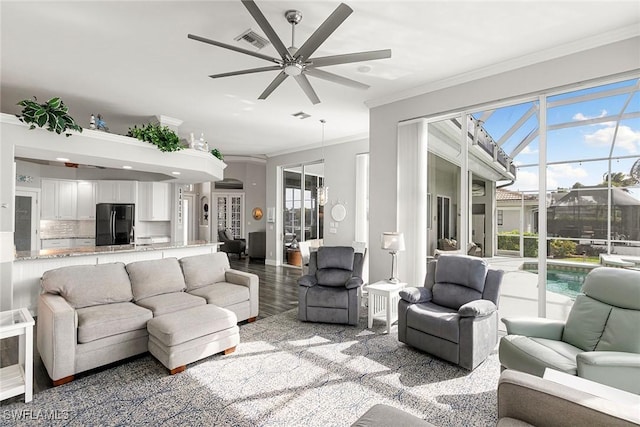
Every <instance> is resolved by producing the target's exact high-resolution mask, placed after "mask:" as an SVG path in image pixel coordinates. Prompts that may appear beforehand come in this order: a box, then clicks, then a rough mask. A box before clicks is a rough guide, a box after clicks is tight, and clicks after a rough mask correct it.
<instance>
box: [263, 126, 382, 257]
mask: <svg viewBox="0 0 640 427" xmlns="http://www.w3.org/2000/svg"><path fill="white" fill-rule="evenodd" d="M368 151H369V141H368V140H366V139H361V140H357V141H353V142H346V143H342V144H335V145H325V147H324V174H325V177H326V178H325V185H326V186H328V187H329V202H328V203H327V204H326V205H325V212H326V214H325V215H324V244H325V245H346V246H351V243H352V242H353V241H354V240H355V229H356V226H355V209H356V155H357V154H360V153H365V152H368ZM322 157H323V156H322V150H321V149H320V148H314V149H310V150H303V151H298V152H295V153H291V154H283V155H280V156H274V157H271V158H269V159H268V160H267V167H266V170H267V180H266V181H267V192H266V207H267V210H268V209H274V211H275V213H276V217H278V216H279V215H280V211H281V206H280V205H281V195H280V194H279V192H280V188H279V183H280V177H279V176H278V174H279V173H280V171H281V167H282V166H288V165H295V164H300V163H310V162H315V161H319V160H322ZM373 191H375V190H372V192H373ZM338 201H340V203H342V204H343V205H344V206H345V207H346V209H347V216H346V218H345V219H344V221H342V222H340V223H337V224H338V225H337V226H336V227H330V226H329V225H330V224H329V223H330V222H333V220H332V219H331V215H330V211H331V208H332V206H333V205H335V204H336V203H337V202H338ZM267 210H265V216H266V215H267ZM278 224H279V223H278V222H275V223H267V224H266V226H267V253H266V256H267V259H266V262H267V263H268V264H272V265H275V264H276V263H278V255H279V254H280V253H281V252H282V250H276V249H277V247H278V246H277V243H278V242H281V241H282V239H283V235H282V230H281V229H278V228H279V227H276V225H278ZM330 228H335V229H336V233H335V234H332V233H330V232H329V229H330ZM379 240H380V235H379V234H378V235H377V237H376V238H375V239H374V240H370V241H371V242H378V241H379ZM280 249H281V248H280ZM387 258H388V254H387ZM387 264H388V259H385V265H387Z"/></svg>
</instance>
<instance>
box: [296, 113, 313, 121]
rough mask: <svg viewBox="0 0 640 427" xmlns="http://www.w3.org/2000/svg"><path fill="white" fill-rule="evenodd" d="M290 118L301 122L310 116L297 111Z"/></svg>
mask: <svg viewBox="0 0 640 427" xmlns="http://www.w3.org/2000/svg"><path fill="white" fill-rule="evenodd" d="M292 116H293V117H295V118H296V119H300V120H303V119H308V118H309V117H311V114H307V113H305V112H304V111H298V112H297V113H293V114H292Z"/></svg>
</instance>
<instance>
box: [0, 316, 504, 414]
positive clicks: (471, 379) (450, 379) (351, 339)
mask: <svg viewBox="0 0 640 427" xmlns="http://www.w3.org/2000/svg"><path fill="white" fill-rule="evenodd" d="M385 331H386V326H385V325H384V323H383V322H380V323H378V322H375V323H374V327H373V328H372V329H368V328H367V322H366V317H363V318H362V319H361V321H360V324H359V325H358V326H357V327H353V326H343V325H327V324H316V323H303V322H300V321H298V320H297V319H296V310H291V311H288V312H285V313H282V314H279V315H276V316H271V317H268V318H265V319H261V320H258V321H257V322H255V323H249V324H245V325H242V326H241V327H240V344H239V345H238V347H237V350H236V351H235V352H234V353H232V354H230V355H227V356H224V355H215V356H212V357H209V358H207V359H204V360H202V361H200V362H198V363H194V364H191V365H189V366H188V367H187V370H186V371H185V372H183V373H180V374H177V375H168V373H167V370H166V369H165V368H164V367H163V366H162V365H161V364H160V363H159V362H158V361H156V360H155V359H154V358H153V357H152V356H150V355H148V354H147V355H144V356H142V357H138V358H135V359H132V360H128V361H125V362H123V363H121V364H117V365H115V366H112V367H110V368H108V369H103V370H100V371H98V372H92V373H90V374H88V375H83V376H82V377H81V378H78V379H76V380H75V381H73V382H71V383H69V384H65V385H63V386H60V387H56V388H53V389H48V390H45V391H43V392H41V393H38V394H36V395H34V398H33V402H31V403H29V404H24V403H13V404H10V405H3V406H2V407H0V415H1V416H2V421H1V422H0V424H7V425H30V426H32V425H77V426H80V425H92V426H96V425H123V426H125V425H153V426H159V425H180V426H186V425H193V426H213V425H215V426H348V425H350V424H351V423H353V422H354V421H355V420H356V419H357V418H358V417H359V416H360V415H362V414H363V413H364V412H365V411H366V410H367V409H369V408H370V407H371V406H372V405H374V404H376V403H386V404H389V405H392V406H394V407H397V408H400V409H403V410H405V411H407V412H410V413H412V414H414V415H416V416H418V417H420V418H423V419H426V420H428V421H430V422H432V423H434V424H436V425H439V426H490V425H491V426H494V425H495V424H496V422H497V416H496V386H497V382H498V377H499V373H500V366H499V362H498V359H497V354H495V352H494V353H493V354H492V355H491V356H490V357H489V359H488V360H486V361H485V362H484V363H483V364H481V365H480V366H479V367H478V368H476V369H475V370H474V371H473V372H469V371H466V370H464V369H462V368H459V367H457V366H455V365H453V364H450V363H448V362H445V361H442V360H439V359H437V358H434V357H430V356H429V355H427V354H425V353H422V352H420V351H417V350H414V349H413V348H411V347H408V346H406V345H404V344H402V343H400V342H398V339H397V333H396V331H395V327H394V328H393V329H392V331H391V334H386V333H385Z"/></svg>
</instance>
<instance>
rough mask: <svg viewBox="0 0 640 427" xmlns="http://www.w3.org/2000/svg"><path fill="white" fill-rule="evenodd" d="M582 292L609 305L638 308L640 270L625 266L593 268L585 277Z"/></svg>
mask: <svg viewBox="0 0 640 427" xmlns="http://www.w3.org/2000/svg"><path fill="white" fill-rule="evenodd" d="M614 285H615V286H614ZM582 292H583V293H585V294H586V295H588V296H590V297H591V298H594V299H597V300H598V301H601V302H603V303H606V304H609V305H613V306H616V307H620V308H629V309H632V310H640V272H638V271H635V270H628V269H625V268H613V267H598V268H594V269H593V270H591V272H589V274H587V276H586V277H585V279H584V284H583V285H582Z"/></svg>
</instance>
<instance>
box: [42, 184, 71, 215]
mask: <svg viewBox="0 0 640 427" xmlns="http://www.w3.org/2000/svg"><path fill="white" fill-rule="evenodd" d="M41 188H42V197H41V207H40V218H41V219H58V220H69V219H76V217H77V203H78V200H77V199H78V185H77V183H76V182H75V181H64V180H57V179H43V180H42V184H41Z"/></svg>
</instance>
